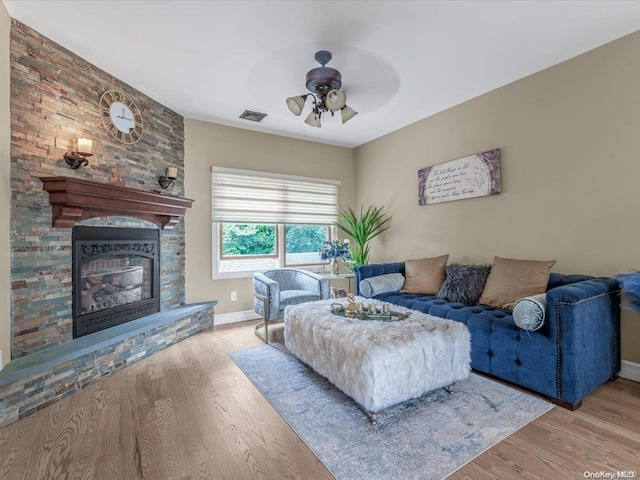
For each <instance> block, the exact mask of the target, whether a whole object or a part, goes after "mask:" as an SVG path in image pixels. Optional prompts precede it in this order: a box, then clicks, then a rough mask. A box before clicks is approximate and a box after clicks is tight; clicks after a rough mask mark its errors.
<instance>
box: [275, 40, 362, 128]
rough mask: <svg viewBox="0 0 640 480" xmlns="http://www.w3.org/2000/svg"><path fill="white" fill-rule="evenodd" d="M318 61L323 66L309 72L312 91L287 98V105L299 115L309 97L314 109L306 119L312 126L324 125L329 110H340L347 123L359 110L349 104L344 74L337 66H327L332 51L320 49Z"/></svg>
mask: <svg viewBox="0 0 640 480" xmlns="http://www.w3.org/2000/svg"><path fill="white" fill-rule="evenodd" d="M315 59H316V62H318V63H319V64H320V65H321V66H320V67H316V68H314V69H312V70H309V71H308V72H307V90H309V91H310V92H311V93H306V94H304V95H298V96H295V97H289V98H287V107H289V110H291V113H293V114H294V115H296V116H299V115H300V114H301V113H302V110H303V109H304V106H305V102H306V101H307V97H311V99H312V100H313V110H312V111H311V113H310V114H309V116H308V117H307V119H306V120H305V121H304V123H306V124H307V125H310V126H312V127H318V128H319V127H321V126H322V115H323V114H326V113H327V112H330V113H331V116H333V115H334V113H335V112H338V111H339V112H340V117H341V118H342V123H346V122H348V121H349V120H351V119H352V118H353V117H355V116H356V115H357V114H358V112H356V111H355V110H354V109H353V108H351V107H349V106H347V94H346V93H344V92H343V91H342V90H340V88H341V87H342V75H341V74H340V72H339V71H338V70H336V69H335V68H331V67H327V66H326V65H327V63H329V61H330V60H331V52H327V51H326V50H320V51H319V52H316V55H315Z"/></svg>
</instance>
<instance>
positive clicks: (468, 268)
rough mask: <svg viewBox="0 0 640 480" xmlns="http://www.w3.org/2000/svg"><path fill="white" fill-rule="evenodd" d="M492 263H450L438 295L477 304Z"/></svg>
mask: <svg viewBox="0 0 640 480" xmlns="http://www.w3.org/2000/svg"><path fill="white" fill-rule="evenodd" d="M490 270H491V266H490V265H457V264H453V265H449V266H448V267H447V270H446V272H447V273H446V279H445V281H444V283H443V284H442V288H440V291H439V292H438V295H437V297H438V298H443V299H446V300H448V301H450V302H459V303H464V304H465V305H475V304H476V303H478V300H479V299H480V295H482V290H483V289H484V284H485V283H486V281H487V276H488V275H489V271H490Z"/></svg>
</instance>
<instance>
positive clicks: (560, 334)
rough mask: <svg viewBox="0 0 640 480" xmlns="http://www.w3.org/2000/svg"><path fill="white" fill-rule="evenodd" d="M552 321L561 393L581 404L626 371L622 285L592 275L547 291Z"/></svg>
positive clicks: (564, 398) (566, 399)
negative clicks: (622, 359)
mask: <svg viewBox="0 0 640 480" xmlns="http://www.w3.org/2000/svg"><path fill="white" fill-rule="evenodd" d="M546 315H547V321H548V325H549V329H550V331H549V333H550V336H551V340H552V341H554V342H555V344H556V355H557V358H556V398H557V399H559V400H561V401H563V402H568V403H570V404H573V405H576V404H578V403H579V402H580V401H581V400H582V399H583V398H584V397H585V396H586V395H587V394H589V393H590V392H592V391H593V390H595V389H596V388H597V387H598V386H600V385H602V384H603V383H604V382H606V381H607V380H608V379H609V378H611V377H612V376H614V375H616V374H617V373H618V372H619V371H620V289H619V286H618V282H617V281H615V280H613V279H611V278H591V279H589V280H583V281H579V282H575V283H570V284H568V285H563V286H559V287H556V288H553V289H551V290H549V291H548V292H547V311H546Z"/></svg>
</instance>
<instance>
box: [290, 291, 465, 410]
mask: <svg viewBox="0 0 640 480" xmlns="http://www.w3.org/2000/svg"><path fill="white" fill-rule="evenodd" d="M356 302H364V303H370V300H369V299H365V298H359V297H356ZM332 303H342V304H345V303H346V299H330V300H321V301H318V302H310V303H303V304H300V305H291V306H288V307H286V309H285V312H284V339H285V345H286V347H287V348H288V349H289V351H290V352H291V353H293V354H294V355H296V356H297V357H298V358H299V359H300V360H302V361H303V362H304V363H306V364H307V365H309V366H310V367H311V368H313V369H314V370H315V371H316V372H318V373H319V374H320V375H322V376H323V377H326V378H327V379H328V380H329V381H331V383H333V384H334V385H335V386H336V387H338V388H339V389H340V390H342V391H343V392H344V393H346V394H347V395H349V396H350V397H351V398H353V399H354V400H355V401H356V402H358V403H359V404H360V405H361V406H362V407H363V408H364V409H365V410H366V411H367V412H369V413H377V412H379V411H380V410H382V409H383V408H386V407H390V406H391V405H395V404H397V403H401V402H404V401H406V400H409V399H411V398H416V397H419V396H421V395H423V394H424V393H426V392H428V391H430V390H434V389H437V388H440V387H446V386H448V385H451V384H452V383H454V382H457V381H461V380H464V379H465V378H467V377H468V376H469V372H470V370H471V367H470V362H471V357H470V355H471V354H470V351H471V343H470V335H469V330H468V329H467V327H466V326H465V325H464V324H462V323H460V322H455V321H453V320H445V319H442V318H438V317H434V316H431V315H427V314H424V313H421V312H416V311H413V312H412V314H411V316H410V317H409V318H408V319H407V320H402V321H395V322H381V321H372V320H358V319H351V318H344V317H340V316H337V315H334V314H332V313H331V311H330V305H331V304H332ZM378 303H381V302H378ZM391 309H392V310H394V311H398V312H407V311H409V310H407V309H406V308H402V307H399V306H397V305H392V306H391Z"/></svg>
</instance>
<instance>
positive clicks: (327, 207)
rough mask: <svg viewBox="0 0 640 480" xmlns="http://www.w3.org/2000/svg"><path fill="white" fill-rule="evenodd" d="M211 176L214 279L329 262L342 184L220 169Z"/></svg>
mask: <svg viewBox="0 0 640 480" xmlns="http://www.w3.org/2000/svg"><path fill="white" fill-rule="evenodd" d="M211 178H212V224H213V238H214V241H213V250H214V252H213V259H214V265H213V276H214V278H225V277H241V276H248V275H250V274H251V273H252V272H253V271H255V270H262V269H268V268H276V267H285V266H305V268H308V269H310V270H314V269H318V270H319V269H320V268H322V267H321V266H322V265H323V264H324V263H326V261H325V260H321V259H320V250H321V248H322V244H323V243H324V242H325V241H326V240H330V239H332V238H335V227H332V226H331V225H332V223H333V222H334V221H335V220H336V217H337V212H338V185H339V182H335V181H331V180H323V179H313V178H306V177H293V176H289V175H275V174H269V173H264V172H253V171H247V170H236V169H229V168H219V167H213V169H212V176H211Z"/></svg>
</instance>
